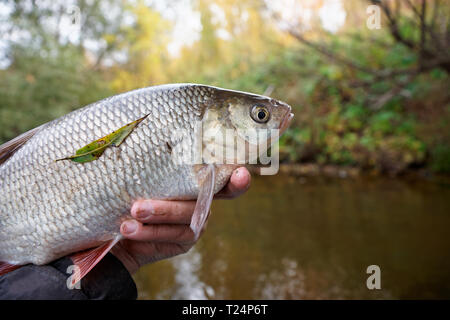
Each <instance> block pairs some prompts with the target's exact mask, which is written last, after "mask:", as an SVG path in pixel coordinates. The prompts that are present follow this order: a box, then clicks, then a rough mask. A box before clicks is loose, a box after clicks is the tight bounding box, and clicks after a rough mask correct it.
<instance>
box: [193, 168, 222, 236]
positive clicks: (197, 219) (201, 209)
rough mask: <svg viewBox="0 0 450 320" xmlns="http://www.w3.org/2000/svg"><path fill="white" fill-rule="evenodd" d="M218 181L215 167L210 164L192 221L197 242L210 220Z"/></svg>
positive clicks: (202, 183)
mask: <svg viewBox="0 0 450 320" xmlns="http://www.w3.org/2000/svg"><path fill="white" fill-rule="evenodd" d="M215 181H216V177H215V169H214V165H212V164H208V166H207V167H206V174H205V177H204V179H203V181H201V182H200V187H199V193H198V198H197V203H196V204H195V209H194V213H193V215H192V219H191V225H190V228H191V229H192V231H193V232H194V234H195V239H196V240H197V239H198V237H199V236H200V233H201V232H202V229H203V227H204V226H205V223H206V220H207V219H208V216H209V213H210V208H211V203H212V200H213V197H214V184H215Z"/></svg>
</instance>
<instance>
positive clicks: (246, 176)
mask: <svg viewBox="0 0 450 320" xmlns="http://www.w3.org/2000/svg"><path fill="white" fill-rule="evenodd" d="M250 181H251V176H250V172H248V170H247V168H245V167H240V168H237V169H236V170H234V171H233V174H232V175H231V177H230V181H229V182H228V183H227V185H226V186H225V187H224V188H223V189H222V190H221V191H220V192H218V193H217V194H216V196H215V199H232V198H236V197H238V196H240V195H241V194H243V193H244V192H245V191H247V189H248V188H249V187H250Z"/></svg>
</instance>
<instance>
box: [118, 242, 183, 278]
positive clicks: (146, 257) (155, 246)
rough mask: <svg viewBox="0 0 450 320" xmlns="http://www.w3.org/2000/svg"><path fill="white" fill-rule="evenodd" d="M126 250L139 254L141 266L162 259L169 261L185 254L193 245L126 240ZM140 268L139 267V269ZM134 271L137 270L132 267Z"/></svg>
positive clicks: (138, 258)
mask: <svg viewBox="0 0 450 320" xmlns="http://www.w3.org/2000/svg"><path fill="white" fill-rule="evenodd" d="M124 243H125V247H126V250H124V251H131V252H134V253H136V254H137V256H138V257H137V260H138V261H137V262H138V264H139V265H140V266H142V265H145V264H147V263H152V262H155V261H159V260H162V259H167V258H170V257H173V256H176V255H179V254H183V253H186V252H188V251H189V249H191V248H192V244H187V245H182V244H177V243H169V242H141V241H132V240H125V242H124ZM138 268H139V267H138ZM132 269H134V270H132V271H137V269H136V268H135V267H134V268H133V267H132Z"/></svg>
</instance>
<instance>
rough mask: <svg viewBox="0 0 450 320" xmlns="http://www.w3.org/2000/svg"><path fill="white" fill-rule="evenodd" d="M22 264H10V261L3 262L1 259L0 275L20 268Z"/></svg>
mask: <svg viewBox="0 0 450 320" xmlns="http://www.w3.org/2000/svg"><path fill="white" fill-rule="evenodd" d="M20 267H21V266H19V265H15V264H10V263H8V262H2V261H0V276H2V275H4V274H6V273H8V272H11V271H13V270H16V269H19V268H20Z"/></svg>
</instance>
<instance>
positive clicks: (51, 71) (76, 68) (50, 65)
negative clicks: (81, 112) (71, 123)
mask: <svg viewBox="0 0 450 320" xmlns="http://www.w3.org/2000/svg"><path fill="white" fill-rule="evenodd" d="M13 52H14V53H13V57H14V63H13V64H12V65H11V67H10V68H9V69H8V70H4V71H0V128H1V130H0V142H5V141H7V140H9V139H11V138H14V137H15V136H17V135H18V134H20V133H22V132H24V131H27V130H29V129H31V128H33V127H36V126H38V125H40V124H42V123H45V122H47V121H50V120H53V119H55V118H57V117H60V116H62V115H64V114H66V113H68V112H70V111H72V110H74V109H77V108H79V107H80V106H83V105H86V104H89V103H91V102H94V101H96V100H98V99H100V98H103V97H106V96H108V95H109V94H110V93H111V92H110V91H109V90H108V88H107V86H106V85H105V84H104V83H103V82H102V80H101V78H100V77H99V75H98V74H95V73H92V72H90V70H89V69H87V68H86V66H85V63H84V61H83V57H82V55H81V54H80V53H79V51H78V50H77V49H76V48H73V47H67V48H64V49H61V50H60V51H59V52H58V54H57V55H55V56H53V55H50V54H49V53H45V52H42V51H39V52H35V51H33V50H32V49H31V48H23V47H16V48H15V49H14V51H13Z"/></svg>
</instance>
